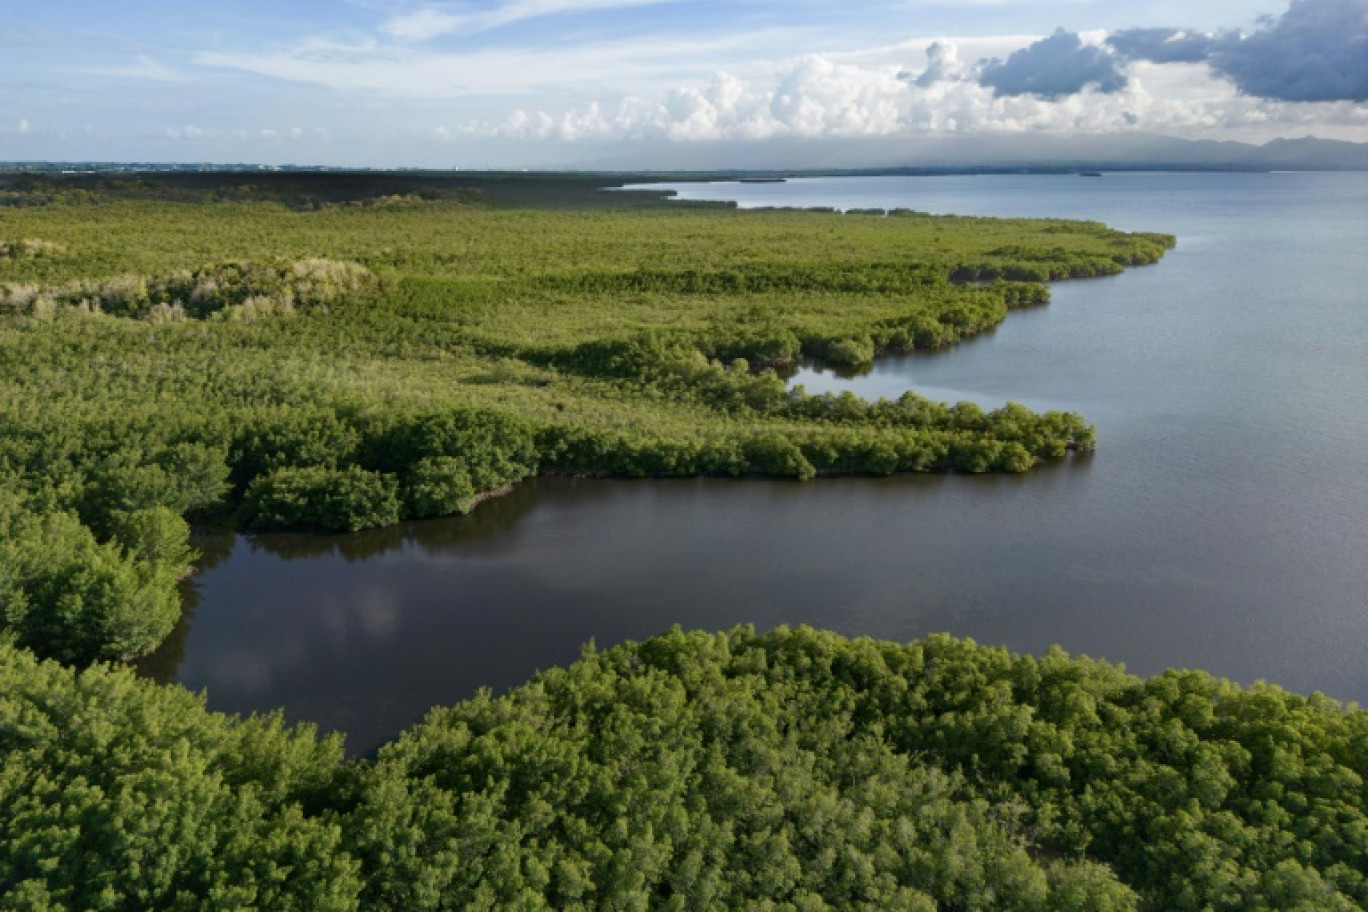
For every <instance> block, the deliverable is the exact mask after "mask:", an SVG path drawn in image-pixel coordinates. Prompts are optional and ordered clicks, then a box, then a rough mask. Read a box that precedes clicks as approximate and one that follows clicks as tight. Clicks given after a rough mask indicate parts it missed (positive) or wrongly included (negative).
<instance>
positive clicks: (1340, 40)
mask: <svg viewBox="0 0 1368 912" xmlns="http://www.w3.org/2000/svg"><path fill="white" fill-rule="evenodd" d="M1210 62H1211V66H1212V69H1214V70H1215V71H1216V72H1218V73H1221V74H1223V75H1225V76H1229V77H1230V78H1231V79H1233V80H1234V81H1235V84H1236V85H1237V86H1239V88H1240V91H1242V92H1244V93H1246V94H1248V95H1257V96H1259V97H1261V98H1277V99H1280V100H1282V101H1360V102H1361V101H1368V0H1292V5H1291V6H1290V7H1289V8H1288V10H1287V12H1286V13H1284V14H1283V15H1282V18H1280V19H1278V20H1277V21H1276V22H1274V23H1273V24H1272V25H1271V26H1270V27H1268V28H1265V29H1262V30H1261V31H1258V32H1255V33H1254V34H1253V35H1250V36H1249V37H1247V38H1246V37H1241V38H1233V37H1229V38H1225V39H1223V40H1221V41H1218V42H1217V45H1216V47H1215V48H1214V50H1213V51H1212V54H1211V58H1210Z"/></svg>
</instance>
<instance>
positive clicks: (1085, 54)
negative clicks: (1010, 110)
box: [979, 29, 1126, 100]
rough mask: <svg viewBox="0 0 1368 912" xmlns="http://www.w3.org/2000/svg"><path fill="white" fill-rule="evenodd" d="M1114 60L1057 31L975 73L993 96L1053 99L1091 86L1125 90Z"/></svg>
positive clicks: (1077, 38)
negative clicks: (1026, 96)
mask: <svg viewBox="0 0 1368 912" xmlns="http://www.w3.org/2000/svg"><path fill="white" fill-rule="evenodd" d="M1116 64H1117V59H1116V57H1115V56H1114V55H1113V54H1111V53H1109V52H1108V51H1106V50H1104V49H1103V48H1099V47H1092V46H1084V44H1083V41H1082V40H1081V39H1080V38H1079V37H1078V35H1077V34H1075V33H1074V32H1067V31H1065V30H1064V29H1059V30H1057V31H1056V32H1055V33H1054V34H1053V35H1051V36H1050V37H1048V38H1042V39H1041V40H1040V41H1037V42H1036V43H1035V44H1033V45H1031V46H1030V47H1028V48H1023V49H1022V50H1020V51H1017V52H1016V53H1014V54H1012V55H1011V56H1010V57H1008V58H1007V59H1006V60H999V59H993V60H989V61H988V62H986V63H985V64H984V65H983V69H982V70H980V71H979V83H980V84H981V85H985V86H988V87H989V88H991V89H992V90H993V94H994V95H995V96H997V97H1002V96H1003V95H1039V96H1040V97H1041V98H1048V99H1050V100H1057V99H1060V98H1063V97H1065V96H1067V95H1073V94H1075V93H1078V92H1081V91H1083V89H1084V88H1085V87H1087V86H1094V87H1095V88H1096V89H1097V90H1098V91H1100V92H1117V91H1120V90H1121V89H1124V88H1125V87H1126V77H1125V76H1124V75H1122V73H1121V72H1120V71H1119V70H1118V69H1117V68H1116Z"/></svg>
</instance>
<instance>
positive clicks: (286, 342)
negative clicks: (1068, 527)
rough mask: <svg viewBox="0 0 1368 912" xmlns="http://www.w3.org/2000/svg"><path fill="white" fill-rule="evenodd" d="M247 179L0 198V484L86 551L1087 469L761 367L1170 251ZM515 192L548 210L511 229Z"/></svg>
mask: <svg viewBox="0 0 1368 912" xmlns="http://www.w3.org/2000/svg"><path fill="white" fill-rule="evenodd" d="M215 180H216V181H218V183H213V181H215ZM241 180H243V179H242V178H235V177H233V176H232V175H228V176H219V177H217V178H214V177H212V176H193V177H184V178H183V179H181V181H180V182H179V183H178V182H177V181H176V180H173V179H171V178H167V179H166V181H164V182H159V181H158V180H151V179H138V180H128V181H122V182H120V181H105V180H99V181H89V182H81V181H77V180H56V179H52V180H48V181H46V182H43V181H39V180H37V179H36V178H35V179H30V178H24V179H22V180H10V185H11V188H10V189H11V192H13V193H20V194H30V195H31V196H32V198H31V199H28V198H27V197H26V199H28V202H27V203H26V204H25V205H22V206H17V205H16V206H10V207H0V237H6V238H8V237H15V238H27V239H29V240H26V241H23V242H19V243H18V244H17V245H16V244H15V243H13V242H9V243H7V245H6V246H5V248H4V249H5V250H7V251H16V250H17V251H27V253H24V254H23V255H21V256H15V255H13V254H12V253H11V254H10V255H7V256H6V257H4V258H0V324H3V325H0V428H3V429H4V430H3V433H0V485H2V486H3V487H4V488H6V489H8V490H10V491H12V492H14V494H15V496H16V497H18V498H19V499H20V500H22V501H23V502H24V503H25V504H26V507H25V509H26V510H28V511H29V512H30V513H33V514H34V515H46V514H53V515H60V516H65V517H68V519H65V520H54V522H58V523H59V524H60V523H66V522H68V521H74V519H72V517H79V519H80V521H81V522H82V523H83V524H84V525H85V526H87V527H88V528H89V530H90V534H91V535H93V539H92V544H91V547H96V546H98V547H104V546H106V545H108V544H109V543H110V541H111V540H112V536H113V520H114V517H115V516H116V514H120V513H124V512H127V511H134V510H148V509H153V508H156V507H165V508H167V509H169V510H171V511H173V512H174V513H176V514H180V515H185V516H191V517H195V516H203V515H206V514H213V513H218V514H221V515H228V514H230V513H232V514H234V515H236V516H237V517H238V518H239V521H240V522H241V523H242V524H243V525H245V526H248V527H251V528H257V529H265V528H281V527H304V528H315V529H327V530H356V529H361V528H366V527H369V526H375V525H384V524H388V523H393V522H396V521H398V520H400V519H403V518H411V517H422V516H432V515H441V514H448V513H453V512H463V511H466V510H469V509H470V508H471V507H472V505H473V504H474V503H476V502H477V500H478V499H479V498H480V497H481V496H482V495H485V494H487V493H488V492H490V491H494V490H499V489H502V488H504V487H506V486H507V485H509V484H513V483H516V482H518V481H520V480H521V479H524V478H527V477H529V476H531V475H533V474H536V473H538V472H570V473H594V474H612V475H623V476H670V475H675V476H677V475H695V474H716V475H747V474H765V475H772V476H779V477H788V478H794V479H809V478H813V477H815V476H819V475H832V474H850V473H869V474H888V473H891V472H905V471H968V472H1022V471H1026V470H1028V469H1030V468H1031V467H1032V466H1033V465H1035V464H1036V463H1037V462H1038V461H1040V460H1043V459H1055V458H1058V457H1060V456H1062V455H1063V454H1064V453H1065V452H1067V451H1069V450H1088V449H1091V448H1092V447H1093V446H1094V444H1095V440H1094V433H1093V429H1092V427H1091V426H1090V425H1089V424H1088V423H1087V422H1086V421H1085V420H1084V419H1083V418H1082V417H1080V416H1078V415H1073V414H1063V413H1055V412H1050V413H1046V414H1043V415H1037V414H1033V413H1031V412H1030V411H1028V410H1026V409H1024V408H1022V407H1020V406H1017V405H1005V406H1004V407H1003V408H1002V409H999V410H994V411H989V412H986V413H985V412H984V411H983V410H981V409H979V408H978V407H977V406H974V405H971V404H968V403H961V404H958V405H946V404H941V403H936V402H931V401H928V400H925V399H922V398H920V397H918V396H916V395H914V394H908V395H906V396H904V397H902V398H901V399H900V400H898V401H896V402H879V403H866V402H863V401H861V400H858V399H855V398H854V397H850V396H845V397H837V396H809V395H806V394H805V393H804V392H802V391H801V390H790V389H788V388H787V387H786V385H785V383H784V381H783V379H781V376H780V374H779V372H780V371H782V370H783V369H785V368H787V367H790V366H792V365H794V364H795V363H797V362H798V361H799V360H800V359H805V358H806V359H815V360H817V361H820V362H824V363H827V364H833V365H842V366H845V367H859V366H861V365H865V364H867V363H868V362H869V361H870V360H871V359H872V358H874V357H876V356H877V355H879V354H881V353H888V352H897V351H907V350H911V349H923V348H936V347H941V346H945V345H948V344H951V343H954V342H956V341H959V340H962V339H966V338H969V337H971V336H973V335H974V334H976V333H979V332H982V331H984V330H986V329H989V328H991V327H993V326H995V325H997V324H998V323H999V322H1001V321H1002V320H1003V319H1005V318H1006V316H1007V314H1008V313H1009V311H1010V310H1011V309H1012V308H1014V307H1024V306H1034V305H1039V304H1043V303H1044V302H1045V301H1046V299H1047V296H1048V294H1047V289H1046V287H1045V286H1044V285H1042V284H1040V281H1041V280H1043V279H1046V278H1060V277H1077V276H1092V275H1105V274H1113V273H1116V272H1119V271H1121V270H1122V269H1123V268H1125V267H1127V266H1129V265H1134V264H1140V263H1151V262H1154V261H1156V260H1158V259H1159V258H1160V257H1161V256H1162V254H1163V252H1164V251H1165V249H1166V248H1167V247H1168V246H1169V245H1171V243H1172V239H1171V238H1167V237H1165V236H1161V235H1151V234H1124V233H1120V232H1116V231H1112V230H1110V229H1108V228H1106V227H1105V226H1103V225H1100V224H1097V223H1093V222H1066V221H1055V220H1039V221H1021V220H1016V221H1006V220H995V219H977V218H974V219H970V218H957V217H937V216H930V215H925V214H921V213H914V212H905V211H900V212H897V213H895V214H891V215H884V214H883V213H878V214H872V213H866V214H851V215H843V214H840V213H835V212H829V211H828V212H814V211H772V212H742V211H738V210H735V209H731V208H727V207H718V206H709V207H692V206H679V205H676V204H666V203H661V202H659V201H654V200H652V199H651V198H641V197H638V196H635V195H633V194H625V193H607V192H605V191H603V190H601V189H599V187H600V186H601V185H602V184H603V181H602V180H599V181H598V182H594V181H590V180H587V179H586V180H569V179H566V180H561V181H555V180H544V181H538V180H535V179H533V180H521V181H519V180H512V179H501V180H486V181H485V182H484V184H482V185H481V186H479V187H475V188H463V187H461V186H459V185H455V184H454V183H453V182H451V181H448V182H447V183H446V184H442V185H428V184H423V183H421V182H405V181H403V180H400V179H398V178H394V179H393V180H391V181H390V182H388V183H386V182H384V181H380V179H378V178H377V179H375V180H370V181H369V183H368V182H367V179H364V178H361V177H358V178H356V179H355V180H354V181H353V182H351V183H350V184H349V183H348V182H347V181H346V180H344V179H343V178H339V177H336V176H324V175H320V176H317V177H316V178H309V179H303V178H300V179H296V180H295V181H294V182H293V183H285V184H280V185H267V184H268V183H269V182H267V183H266V184H263V185H262V186H257V185H255V184H243V183H240V181H241ZM253 180H262V181H264V180H265V179H264V178H261V177H257V178H253ZM347 190H350V192H351V195H347V194H346V193H344V192H343V191H347ZM538 193H540V194H541V198H542V199H543V201H544V203H545V205H547V206H555V207H557V208H544V209H526V208H516V207H512V208H510V207H508V205H504V204H510V201H511V202H513V203H518V205H521V204H522V203H523V202H526V201H527V200H529V199H532V200H535V199H536V198H537V194H538ZM501 201H502V203H501ZM63 528H65V527H63ZM52 534H54V535H55V534H57V533H56V532H54V533H52ZM65 534H66V533H65V532H63V533H62V535H65ZM82 547H85V546H84V545H83V546H82ZM82 553H84V552H82ZM92 553H93V552H92ZM6 560H9V561H11V562H14V561H18V558H17V557H14V556H11V557H9V558H6ZM134 560H135V562H136V560H137V558H134ZM25 566H26V567H27V566H28V565H27V564H25ZM35 572H36V571H33V570H32V568H30V569H28V570H26V571H25V574H24V575H22V576H21V577H16V576H15V573H14V572H9V574H8V576H9V578H19V579H20V580H21V581H20V582H19V583H15V584H12V585H11V587H10V592H11V594H10V595H9V596H7V598H9V599H10V600H11V604H15V605H17V604H19V602H20V601H21V600H22V601H23V602H24V604H25V605H27V606H28V607H27V608H26V609H25V612H26V614H25V616H27V617H30V618H37V617H40V616H41V617H51V618H53V619H54V621H55V620H56V619H59V618H62V617H66V616H68V615H69V614H70V613H71V611H70V610H69V609H67V608H63V609H61V610H58V609H56V608H51V606H49V608H50V609H51V610H49V608H44V609H42V611H40V610H39V606H38V601H36V599H37V600H39V601H40V600H41V599H38V596H37V595H36V594H35V593H36V592H37V590H36V589H34V588H33V586H34V585H36V583H33V581H34V580H36V579H37V577H36V576H35V575H34V573H35ZM148 578H149V579H150V580H155V581H161V582H149V583H147V585H149V586H153V587H154V588H155V587H156V586H159V585H162V583H165V582H166V580H168V579H171V577H168V576H167V575H165V574H161V575H157V574H152V575H150V576H149V577H148ZM25 581H27V582H25ZM169 585H170V584H169V583H166V586H165V588H164V591H162V592H161V593H160V594H159V595H156V596H155V597H153V596H151V595H149V599H150V600H151V602H156V603H158V604H160V603H161V602H164V601H166V600H167V599H170V598H174V592H173V591H172V590H171V588H169ZM151 602H149V603H151ZM44 611H47V612H48V613H47V614H43V612H44ZM9 613H10V614H14V615H16V616H17V614H18V609H14V611H11V612H9ZM157 614H158V617H160V613H159V612H158V613H157ZM4 624H5V625H8V626H13V625H14V624H15V622H14V621H12V620H7V621H4ZM154 628H156V629H159V627H158V625H152V626H149V628H148V629H149V630H151V629H154ZM25 636H26V642H28V643H30V645H33V646H34V647H35V648H39V649H40V650H41V649H43V648H45V647H44V646H43V643H42V641H41V636H42V634H41V631H40V630H39V629H38V628H33V630H32V631H31V632H30V633H29V634H26V635H25ZM54 636H56V634H55V633H54ZM54 643H55V641H54ZM126 645H128V644H126V643H125V644H124V646H126ZM124 646H120V649H123V648H124ZM52 648H53V650H54V651H53V653H52V654H58V652H57V651H56V650H57V647H56V646H55V645H54V646H53V647H52ZM60 654H62V655H72V654H74V653H71V652H70V651H69V650H67V649H66V647H63V650H62V651H61V652H60ZM95 654H98V655H110V654H113V653H111V652H110V651H109V650H108V649H97V650H95Z"/></svg>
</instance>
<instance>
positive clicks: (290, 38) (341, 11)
mask: <svg viewBox="0 0 1368 912" xmlns="http://www.w3.org/2000/svg"><path fill="white" fill-rule="evenodd" d="M1116 133H1146V134H1155V133H1157V134H1163V135H1168V136H1176V137H1182V138H1189V139H1220V140H1227V139H1228V140H1240V141H1244V142H1258V143H1262V142H1266V141H1268V140H1270V139H1274V138H1278V137H1289V138H1291V137H1301V136H1306V135H1315V136H1320V137H1325V138H1335V139H1344V140H1353V141H1359V142H1364V141H1368V0H1291V2H1290V3H1289V2H1288V0H1200V2H1193V0H1156V2H1147V0H1131V2H1125V3H1121V2H1116V0H843V2H833V0H444V2H437V0H270V2H268V0H220V2H216V3H193V2H192V3H186V2H184V0H179V2H170V0H120V2H118V3H111V2H108V0H46V2H34V0H0V161H5V160H8V161H24V160H58V161H84V160H99V161H168V162H170V161H181V162H261V163H267V164H284V163H298V164H326V165H355V166H373V167H401V166H414V167H442V168H448V167H461V168H487V167H509V168H514V167H593V166H595V165H597V164H604V163H612V164H613V165H614V166H630V167H640V168H650V167H687V166H688V165H689V164H690V163H691V162H697V163H699V166H700V167H717V166H726V164H727V163H728V162H729V161H730V160H733V159H734V160H735V163H736V164H738V165H739V164H743V163H744V162H743V160H744V159H745V158H746V157H747V150H755V149H774V148H777V147H781V146H785V147H802V148H804V149H808V150H811V152H812V154H813V155H814V156H816V157H818V158H820V157H821V154H822V150H823V149H831V150H836V149H843V148H845V149H848V148H851V147H860V148H866V147H867V148H869V149H875V148H883V147H889V148H891V147H894V146H895V145H896V144H907V143H914V142H916V141H919V140H928V139H941V138H945V137H952V138H955V139H957V140H961V141H962V140H964V139H966V138H969V139H971V140H972V139H975V138H978V137H983V138H984V141H985V142H986V141H989V140H995V141H999V142H1001V141H1010V139H1011V138H1012V137H1019V136H1021V135H1023V134H1049V135H1052V136H1063V137H1070V136H1074V135H1075V134H1089V135H1093V134H1116ZM1004 137H1005V138H1006V139H1005V140H1004Z"/></svg>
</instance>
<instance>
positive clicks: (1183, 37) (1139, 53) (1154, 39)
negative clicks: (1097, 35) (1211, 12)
mask: <svg viewBox="0 0 1368 912" xmlns="http://www.w3.org/2000/svg"><path fill="white" fill-rule="evenodd" d="M1212 43H1213V42H1212V37H1211V36H1210V35H1207V34H1204V33H1202V32H1184V31H1182V30H1181V29H1168V28H1143V29H1125V30H1124V31H1120V32H1116V33H1115V34H1113V35H1110V36H1108V38H1107V44H1109V45H1111V46H1112V48H1114V49H1115V50H1116V52H1117V53H1119V54H1121V55H1122V56H1123V57H1128V58H1131V59H1133V60H1149V61H1151V62H1153V63H1203V62H1205V61H1206V59H1207V57H1209V56H1210V55H1211V46H1212Z"/></svg>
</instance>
